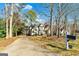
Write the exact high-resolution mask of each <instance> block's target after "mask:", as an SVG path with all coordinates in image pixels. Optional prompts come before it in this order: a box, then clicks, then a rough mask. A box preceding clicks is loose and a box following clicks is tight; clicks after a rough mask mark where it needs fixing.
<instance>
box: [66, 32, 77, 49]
mask: <svg viewBox="0 0 79 59" xmlns="http://www.w3.org/2000/svg"><path fill="white" fill-rule="evenodd" d="M70 40H76V36H73V35H70V34H69V32H66V38H65V42H66V49H69V44H68V41H70Z"/></svg>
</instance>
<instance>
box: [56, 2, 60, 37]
mask: <svg viewBox="0 0 79 59" xmlns="http://www.w3.org/2000/svg"><path fill="white" fill-rule="evenodd" d="M58 12H59V15H58V25H57V26H58V30H57V31H58V38H59V37H60V16H61V4H60V3H59V10H58Z"/></svg>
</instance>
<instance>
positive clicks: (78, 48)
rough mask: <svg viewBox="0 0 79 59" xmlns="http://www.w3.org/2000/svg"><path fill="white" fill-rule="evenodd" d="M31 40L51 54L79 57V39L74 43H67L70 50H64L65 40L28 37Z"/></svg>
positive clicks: (54, 37) (61, 38) (62, 38)
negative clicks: (70, 47)
mask: <svg viewBox="0 0 79 59" xmlns="http://www.w3.org/2000/svg"><path fill="white" fill-rule="evenodd" d="M28 38H29V39H31V40H33V41H34V42H35V43H38V44H40V45H41V47H42V48H45V49H48V50H49V51H50V52H52V53H57V54H58V55H60V56H77V55H79V39H78V38H77V40H74V41H72V40H71V41H69V44H70V45H72V49H68V50H66V45H65V38H64V37H60V38H57V37H56V36H53V37H46V36H32V37H28Z"/></svg>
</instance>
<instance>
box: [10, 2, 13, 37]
mask: <svg viewBox="0 0 79 59" xmlns="http://www.w3.org/2000/svg"><path fill="white" fill-rule="evenodd" d="M12 19H13V3H12V5H11V17H10V38H11V37H12Z"/></svg>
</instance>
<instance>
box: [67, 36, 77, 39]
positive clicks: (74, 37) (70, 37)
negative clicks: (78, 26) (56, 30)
mask: <svg viewBox="0 0 79 59" xmlns="http://www.w3.org/2000/svg"><path fill="white" fill-rule="evenodd" d="M67 38H68V39H71V40H76V36H73V35H67Z"/></svg>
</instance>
